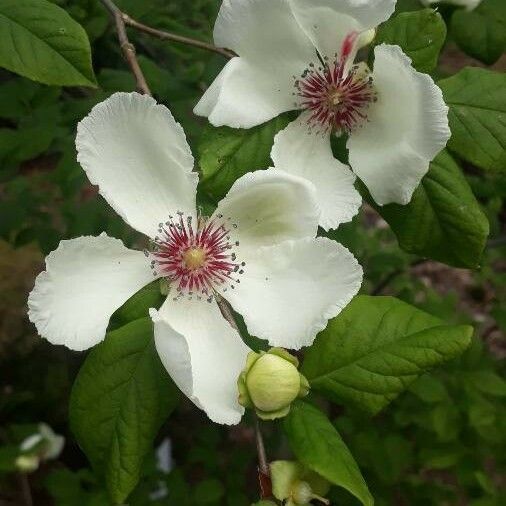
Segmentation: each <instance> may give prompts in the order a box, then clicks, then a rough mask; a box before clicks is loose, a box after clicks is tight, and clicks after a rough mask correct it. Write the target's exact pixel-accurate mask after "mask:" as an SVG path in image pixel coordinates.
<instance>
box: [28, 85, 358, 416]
mask: <svg viewBox="0 0 506 506" xmlns="http://www.w3.org/2000/svg"><path fill="white" fill-rule="evenodd" d="M76 145H77V150H78V160H79V162H80V163H81V165H82V166H83V168H84V170H85V171H86V173H87V175H88V177H89V179H90V181H91V182H92V183H94V184H97V185H98V186H99V190H100V193H101V194H102V195H103V196H104V198H105V199H106V200H107V201H108V203H109V204H110V205H111V206H112V207H113V208H114V210H115V211H116V212H117V213H119V214H120V215H121V216H122V218H123V219H124V220H125V221H126V222H127V223H128V224H129V225H131V226H132V227H133V228H135V229H136V230H138V231H139V232H142V233H143V234H145V235H146V236H147V237H149V238H150V239H151V240H153V241H155V243H154V244H155V247H154V250H153V251H151V252H149V253H147V255H148V257H147V258H146V256H145V255H144V253H142V252H140V251H133V250H130V249H127V248H126V247H125V246H124V245H123V244H122V242H121V241H119V240H118V239H113V238H111V237H108V236H106V235H105V234H102V235H100V236H99V237H79V238H77V239H73V240H70V241H62V242H61V243H60V245H59V247H58V249H57V250H56V251H54V252H52V253H51V254H50V255H49V256H48V257H47V259H46V271H44V272H42V273H41V274H40V275H39V276H38V278H37V280H36V283H35V288H34V290H33V291H32V293H31V294H30V297H29V300H28V305H29V316H30V319H31V320H32V322H34V323H35V325H36V326H37V329H38V331H39V333H40V334H41V335H42V336H43V337H45V338H47V339H48V340H49V341H50V342H52V343H55V344H65V345H66V346H68V347H69V348H71V349H74V350H84V349H86V348H89V347H91V346H93V345H94V344H96V343H98V342H100V341H102V340H103V338H104V335H105V332H106V328H107V325H108V321H109V318H110V316H111V315H112V313H113V312H114V311H115V310H116V309H118V308H119V307H120V306H121V305H122V304H123V303H124V302H125V301H126V300H127V299H129V298H130V297H131V296H132V295H133V294H134V293H135V292H137V291H138V290H139V289H140V288H142V287H143V286H144V285H146V284H147V283H149V282H150V281H151V280H152V279H153V273H154V274H155V278H166V279H167V280H168V281H169V286H170V291H169V295H168V297H167V299H166V301H165V303H164V304H163V305H162V307H161V308H160V310H159V311H155V310H151V316H152V319H153V321H154V327H155V342H156V347H157V350H158V353H159V355H160V358H161V360H162V362H163V364H164V365H165V367H166V368H167V370H168V372H169V373H170V375H171V376H172V378H173V379H174V381H175V382H176V383H177V385H178V386H179V387H180V389H181V390H182V391H183V392H184V393H185V394H186V395H188V397H189V398H190V399H191V400H192V401H193V402H194V403H195V404H196V405H197V406H199V407H200V408H201V409H203V410H204V411H206V413H207V414H208V415H209V417H210V418H211V419H213V420H214V421H217V422H221V423H230V424H231V423H237V422H238V421H239V420H240V418H241V415H242V413H243V408H242V407H241V406H239V404H238V402H237V397H238V392H237V386H236V381H237V377H238V375H239V373H240V372H241V370H242V368H243V367H244V364H245V361H246V355H247V354H248V352H249V349H248V347H247V346H246V345H245V344H244V343H243V342H242V340H241V338H240V336H239V334H238V333H237V331H236V330H234V329H233V328H232V327H231V325H230V324H229V323H228V322H227V321H226V320H225V319H224V318H223V316H222V314H221V312H220V309H219V307H218V304H217V302H216V297H215V296H213V294H215V293H218V294H220V296H222V297H223V298H225V299H227V300H228V302H229V303H230V304H231V305H232V307H233V308H234V309H235V310H236V311H237V312H239V313H240V314H242V316H243V318H244V320H245V322H246V325H247V327H248V330H249V332H250V333H251V334H252V335H255V336H257V337H260V338H263V339H267V340H268V341H269V343H271V344H272V345H275V346H284V347H288V348H300V347H301V346H305V345H309V344H311V343H312V341H313V339H314V337H315V335H316V333H317V332H319V331H320V330H322V329H323V328H324V327H325V326H326V324H327V320H328V319H329V318H332V317H334V316H335V315H337V314H338V313H339V312H340V311H341V309H342V308H343V307H344V306H346V304H347V303H348V302H349V301H350V300H351V299H352V297H353V296H354V295H355V294H356V293H357V291H358V289H359V287H360V284H361V280H362V269H361V268H360V266H359V265H358V264H357V261H356V260H355V258H354V257H353V255H352V254H351V253H350V252H349V251H348V250H347V249H346V248H344V247H342V246H341V245H339V244H337V243H336V242H334V241H330V240H328V239H324V238H316V232H317V225H318V209H317V206H316V200H315V195H314V193H315V190H314V188H313V186H312V184H311V183H309V182H308V181H307V180H305V179H303V178H299V177H296V176H293V175H290V174H286V173H285V172H282V171H273V170H267V171H257V172H254V173H249V174H246V175H245V176H243V177H241V178H240V179H239V180H237V181H236V182H235V183H234V185H233V186H232V188H231V189H230V191H229V193H228V194H227V195H226V197H225V198H224V199H223V200H222V201H221V202H220V203H219V205H218V208H217V209H216V211H215V212H214V213H213V215H212V216H211V217H210V218H209V219H207V220H205V219H204V218H203V217H199V216H198V214H197V209H196V188H197V182H198V176H197V174H196V173H195V172H192V169H193V157H192V154H191V151H190V148H189V146H188V144H187V142H186V138H185V135H184V132H183V129H182V128H181V126H180V125H179V124H178V123H176V121H175V120H174V118H173V117H172V115H171V113H170V111H169V110H168V109H167V108H165V107H164V106H162V105H158V104H156V102H155V101H154V100H153V99H152V98H150V97H146V96H142V95H139V94H136V93H130V94H128V93H117V94H115V95H113V96H112V97H111V98H110V99H108V100H106V101H105V102H103V103H101V104H99V105H97V106H96V107H94V108H93V110H92V111H91V113H90V115H89V116H88V117H86V118H85V119H84V120H83V121H81V123H80V124H79V126H78V131H77V139H76Z"/></svg>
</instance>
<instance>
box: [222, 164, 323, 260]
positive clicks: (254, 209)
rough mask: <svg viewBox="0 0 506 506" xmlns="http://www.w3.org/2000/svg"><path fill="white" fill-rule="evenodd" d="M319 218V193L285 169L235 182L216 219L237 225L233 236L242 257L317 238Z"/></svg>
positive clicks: (266, 171) (248, 175)
mask: <svg viewBox="0 0 506 506" xmlns="http://www.w3.org/2000/svg"><path fill="white" fill-rule="evenodd" d="M220 216H221V218H220ZM318 217H319V210H318V206H317V203H316V192H315V189H314V186H313V185H312V184H311V183H310V182H309V181H307V180H306V179H303V178H301V177H298V176H293V175H291V174H287V173H286V172H283V171H281V170H258V171H255V172H249V173H247V174H245V175H244V176H242V177H240V178H239V179H238V180H237V181H235V183H234V184H233V185H232V188H231V189H230V190H229V192H228V193H227V195H226V196H225V198H224V199H223V200H222V201H221V202H220V203H219V204H218V207H217V208H216V211H215V212H214V214H213V216H212V219H215V220H227V221H228V223H229V224H233V225H237V226H236V227H233V228H232V229H231V237H232V240H233V241H234V242H235V241H238V242H239V246H238V248H237V249H236V250H237V251H238V252H240V257H241V258H242V257H243V256H244V255H249V254H250V253H249V252H250V251H251V252H252V254H255V253H256V251H257V249H258V248H259V247H261V246H265V245H272V244H277V243H280V242H283V241H286V240H288V239H299V238H302V237H315V236H316V232H317V230H318ZM228 218H230V220H228Z"/></svg>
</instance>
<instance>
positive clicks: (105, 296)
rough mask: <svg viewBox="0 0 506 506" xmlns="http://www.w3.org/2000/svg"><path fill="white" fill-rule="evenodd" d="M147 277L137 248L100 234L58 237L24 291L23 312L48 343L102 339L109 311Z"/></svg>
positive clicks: (73, 344)
mask: <svg viewBox="0 0 506 506" xmlns="http://www.w3.org/2000/svg"><path fill="white" fill-rule="evenodd" d="M152 279H153V273H152V272H151V269H150V266H149V262H148V261H147V259H146V257H145V256H144V255H143V253H142V252H140V251H134V250H130V249H128V248H126V247H125V246H124V245H123V243H122V242H121V241H120V240H119V239H114V238H112V237H108V236H107V235H105V234H101V235H100V236H99V237H90V236H87V237H78V238H76V239H72V240H70V241H61V242H60V245H59V246H58V248H57V249H56V250H55V251H53V252H52V253H50V254H49V255H48V256H47V258H46V270H45V271H44V272H41V273H40V274H39V275H38V276H37V279H36V280H35V287H34V289H33V290H32V292H31V293H30V296H29V297H28V308H29V310H28V316H29V318H30V320H31V321H32V322H33V323H34V324H35V326H36V327H37V330H38V332H39V334H40V335H41V336H42V337H45V338H46V339H47V340H48V341H49V342H51V343H53V344H64V345H65V346H67V347H68V348H70V349H71V350H78V351H80V350H85V349H87V348H90V347H91V346H93V345H95V344H97V343H99V342H100V341H102V340H103V339H104V336H105V332H106V329H107V325H108V323H109V318H110V316H111V315H112V314H113V313H114V311H116V309H118V308H119V307H120V306H121V305H122V304H123V303H124V302H126V301H127V300H128V299H129V298H130V297H131V296H132V295H133V294H134V293H136V292H137V291H138V290H140V289H141V288H142V287H143V286H145V285H147V284H148V283H149V282H150V281H151V280H152Z"/></svg>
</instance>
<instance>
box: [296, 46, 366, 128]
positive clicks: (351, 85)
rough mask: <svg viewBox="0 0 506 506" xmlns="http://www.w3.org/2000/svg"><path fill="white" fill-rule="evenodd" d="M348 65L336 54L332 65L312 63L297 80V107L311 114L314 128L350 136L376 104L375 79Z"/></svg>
mask: <svg viewBox="0 0 506 506" xmlns="http://www.w3.org/2000/svg"><path fill="white" fill-rule="evenodd" d="M346 63H347V60H346V59H345V58H339V57H338V56H337V54H336V56H335V60H334V62H333V63H328V59H322V66H321V67H319V68H316V67H315V65H314V64H310V66H309V68H308V69H306V70H305V71H304V72H303V74H302V75H301V77H300V79H296V80H295V88H296V92H295V95H296V96H298V97H299V103H298V104H297V106H298V107H300V108H302V109H306V110H308V111H311V112H312V115H311V117H310V118H309V120H308V123H309V125H310V126H311V127H317V128H318V129H320V130H321V131H323V132H328V131H336V132H340V133H347V134H349V133H350V132H351V131H353V130H354V129H355V128H357V127H358V126H360V125H361V124H362V123H363V122H365V121H367V109H368V108H369V105H370V104H371V103H372V102H375V101H376V92H375V90H374V87H373V81H372V77H371V75H370V73H369V71H367V70H365V68H364V67H362V66H361V65H352V66H351V67H349V66H348V65H347V64H346Z"/></svg>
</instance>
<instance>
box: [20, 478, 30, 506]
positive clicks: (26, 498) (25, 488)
mask: <svg viewBox="0 0 506 506" xmlns="http://www.w3.org/2000/svg"><path fill="white" fill-rule="evenodd" d="M18 477H19V478H18V479H19V485H20V488H21V496H22V497H23V504H24V506H33V499H32V491H31V490H30V482H29V481H28V476H27V475H26V474H25V473H19V475H18Z"/></svg>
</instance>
